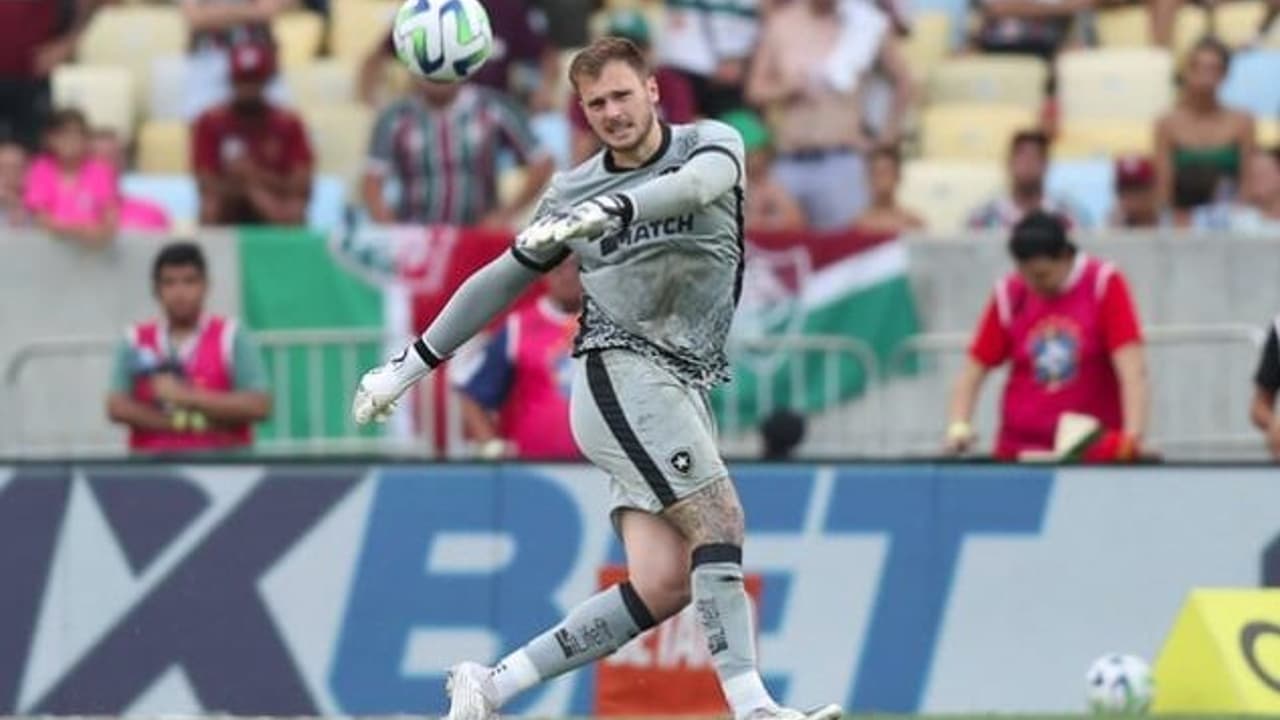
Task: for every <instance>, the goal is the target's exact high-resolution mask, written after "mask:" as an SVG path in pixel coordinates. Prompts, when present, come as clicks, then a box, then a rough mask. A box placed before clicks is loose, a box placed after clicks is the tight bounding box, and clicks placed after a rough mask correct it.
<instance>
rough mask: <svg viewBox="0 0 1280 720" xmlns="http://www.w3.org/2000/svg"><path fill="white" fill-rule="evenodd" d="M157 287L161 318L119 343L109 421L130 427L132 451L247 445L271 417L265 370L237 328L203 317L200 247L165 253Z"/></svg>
mask: <svg viewBox="0 0 1280 720" xmlns="http://www.w3.org/2000/svg"><path fill="white" fill-rule="evenodd" d="M152 282H153V289H154V292H155V296H156V300H157V301H158V302H159V304H160V308H161V312H162V315H161V317H159V318H157V319H153V320H148V321H145V322H141V323H138V324H137V325H134V326H132V327H130V328H129V330H128V331H127V333H126V336H125V338H124V339H123V340H122V341H121V344H120V348H119V350H118V351H117V353H116V361H115V371H114V373H113V375H112V381H111V393H110V395H108V397H107V415H108V417H110V418H111V420H112V421H113V422H117V423H120V424H122V425H126V426H128V428H129V449H130V450H131V451H133V452H142V453H162V452H191V451H201V450H229V449H236V448H244V447H248V446H249V445H251V444H252V443H253V423H255V422H258V421H261V420H264V419H266V417H267V415H269V414H270V412H271V395H270V394H269V393H268V392H267V381H266V370H265V368H264V367H263V365H262V358H261V355H260V354H259V353H258V349H257V347H256V346H255V345H254V343H253V341H252V339H251V338H250V337H249V335H248V333H246V332H244V331H243V330H242V329H241V328H240V327H239V325H238V323H236V322H235V321H234V320H230V319H228V318H224V317H222V316H219V315H214V314H212V313H206V312H205V310H204V300H205V294H206V292H207V291H208V287H209V284H208V276H207V271H206V269H205V260H204V255H203V253H201V251H200V248H199V247H198V246H196V245H195V244H193V243H186V242H182V243H174V244H171V245H168V246H166V247H164V248H163V249H162V250H161V251H160V253H159V255H157V256H156V259H155V262H154V264H153V266H152Z"/></svg>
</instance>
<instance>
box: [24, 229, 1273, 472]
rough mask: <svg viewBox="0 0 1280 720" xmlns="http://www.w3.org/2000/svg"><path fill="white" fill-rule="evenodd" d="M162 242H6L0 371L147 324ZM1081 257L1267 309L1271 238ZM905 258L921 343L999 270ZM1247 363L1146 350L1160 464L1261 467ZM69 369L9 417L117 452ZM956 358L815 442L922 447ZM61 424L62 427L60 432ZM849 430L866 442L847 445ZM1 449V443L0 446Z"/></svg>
mask: <svg viewBox="0 0 1280 720" xmlns="http://www.w3.org/2000/svg"><path fill="white" fill-rule="evenodd" d="M166 239H167V238H163V237H146V236H129V237H124V238H121V239H120V240H119V242H117V243H116V244H115V245H114V246H112V247H111V248H109V249H106V250H103V251H89V250H83V249H80V248H78V247H76V246H73V245H69V244H67V243H64V242H59V241H55V240H51V239H49V238H48V237H47V236H45V235H44V234H42V233H39V232H19V233H10V234H9V235H8V236H6V238H5V242H3V243H0V366H4V365H7V364H8V360H9V358H10V356H11V354H12V353H13V352H14V351H15V350H16V349H17V348H19V347H21V346H24V345H26V344H28V343H30V342H34V341H38V340H40V339H44V338H48V337H59V336H61V337H65V336H85V335H90V336H95V335H96V336H115V335H117V334H118V333H120V332H121V331H122V329H123V328H124V327H125V326H126V325H127V324H128V323H130V322H134V321H136V320H137V319H139V318H143V317H146V316H149V315H150V314H152V313H153V312H154V306H153V303H152V299H151V296H150V278H149V272H150V263H151V259H152V257H153V256H154V253H155V252H156V250H157V249H158V248H159V246H160V245H161V244H162V243H163V242H164V241H165V240H166ZM197 241H198V242H199V243H200V244H201V245H202V246H203V247H204V248H205V250H206V252H207V253H208V256H209V261H210V264H211V266H212V269H211V272H212V275H213V297H212V298H211V300H210V305H211V307H212V308H213V309H216V310H217V311H219V312H224V313H228V314H231V315H236V314H238V312H239V307H240V297H241V293H240V285H239V274H240V273H239V263H240V259H239V254H238V252H237V245H236V241H235V236H234V234H233V233H232V232H229V231H207V232H202V233H201V234H200V235H199V237H198V238H197ZM1083 245H1084V247H1085V248H1086V250H1087V251H1088V252H1092V253H1095V254H1097V255H1100V256H1102V257H1105V258H1108V259H1111V260H1113V261H1115V262H1116V263H1117V265H1119V266H1120V267H1121V268H1122V269H1123V270H1124V271H1125V273H1126V274H1127V275H1128V276H1129V278H1130V280H1131V283H1132V286H1133V290H1134V294H1135V296H1136V298H1137V301H1138V305H1139V310H1140V313H1141V316H1142V318H1143V320H1144V321H1145V322H1146V323H1148V324H1193V323H1238V324H1247V325H1250V326H1254V327H1257V328H1258V329H1259V330H1261V329H1262V328H1263V326H1264V325H1265V323H1266V322H1267V321H1268V319H1269V318H1270V317H1272V316H1273V315H1274V314H1275V313H1276V312H1278V311H1280V238H1262V237H1231V236H1219V235H1207V234H1200V235H1197V234H1179V235H1168V234H1159V233H1151V234H1134V233H1128V234H1123V235H1121V234H1114V235H1093V236H1087V237H1085V238H1084V239H1083ZM908 251H909V254H910V272H911V281H912V287H913V289H914V291H915V294H916V298H917V305H918V307H919V309H920V313H921V315H922V319H923V328H924V330H925V331H927V332H941V331H948V332H964V333H968V332H970V331H971V329H972V327H973V325H974V323H975V322H976V318H977V316H978V313H979V312H980V310H981V308H982V306H983V303H984V302H985V301H986V299H987V297H988V295H989V293H990V291H991V287H992V284H993V283H994V281H995V279H996V278H997V277H998V276H999V275H1000V274H1001V273H1004V272H1007V271H1008V269H1009V268H1010V264H1009V260H1008V258H1007V256H1006V253H1005V245H1004V238H1003V237H1002V236H998V235H975V236H967V237H963V238H961V237H955V238H911V239H910V241H909V242H908ZM1256 354H1257V353H1256V350H1255V349H1254V348H1252V347H1250V346H1248V345H1243V346H1242V345H1240V344H1239V343H1237V344H1235V345H1232V346H1226V345H1215V344H1209V345H1201V346H1186V347H1177V348H1171V349H1160V350H1155V351H1153V353H1152V367H1153V375H1152V377H1153V383H1154V386H1155V393H1154V395H1155V404H1156V412H1155V413H1154V417H1155V429H1156V431H1157V433H1158V435H1159V436H1160V437H1161V438H1162V439H1165V440H1167V441H1169V442H1171V443H1172V444H1170V445H1166V446H1165V447H1164V448H1163V449H1164V450H1165V451H1166V452H1167V453H1168V454H1169V455H1170V456H1173V457H1186V458H1191V457H1209V456H1214V455H1216V456H1218V457H1222V456H1223V455H1224V454H1229V455H1230V456H1232V457H1247V458H1257V457H1262V454H1263V453H1262V448H1261V443H1260V442H1258V441H1256V437H1255V435H1254V434H1253V431H1252V429H1251V428H1250V427H1249V424H1248V420H1247V406H1248V400H1249V394H1250V392H1251V387H1250V376H1251V373H1252V370H1253V365H1254V363H1255V362H1256ZM77 360H78V362H79V364H73V363H65V364H61V365H59V364H55V363H50V364H49V365H48V366H47V367H43V368H39V369H38V370H37V371H35V372H34V373H33V374H32V375H30V376H29V377H28V381H27V383H26V390H24V393H23V394H22V398H21V400H22V402H21V404H20V412H21V413H22V414H23V416H24V417H23V422H26V423H29V424H30V425H31V426H32V427H35V428H39V429H41V430H42V431H45V430H49V431H51V432H55V433H56V432H62V428H63V427H64V426H65V427H66V428H67V430H66V431H65V432H66V433H68V435H69V436H71V437H73V438H80V437H85V438H90V439H92V441H93V442H94V443H95V444H98V445H99V446H100V447H101V448H103V449H114V448H119V447H120V434H119V432H118V431H116V430H115V429H113V428H111V427H110V426H109V425H108V424H107V423H106V421H105V419H103V418H102V417H101V402H100V397H101V394H102V392H103V388H104V387H105V382H106V373H107V369H108V368H107V365H108V363H107V358H106V357H105V356H93V357H85V358H81V359H77ZM957 361H958V358H956V357H954V356H952V357H941V358H934V359H933V360H932V361H931V362H929V363H926V364H925V366H924V367H925V372H923V373H921V374H920V375H918V376H917V377H916V378H914V379H911V380H907V381H901V382H898V383H895V384H894V386H893V387H892V388H890V389H889V390H888V391H887V394H886V396H885V398H884V402H883V403H876V402H871V401H870V400H867V399H864V400H863V401H859V402H856V403H853V404H852V405H850V406H849V407H847V408H843V409H841V410H840V411H837V412H836V413H833V414H832V416H831V417H830V418H829V419H826V420H818V421H817V422H816V423H815V426H814V429H815V433H814V436H815V437H821V436H823V435H824V433H826V434H829V435H831V437H834V438H837V442H834V443H832V444H831V446H832V447H837V448H845V452H848V450H849V448H853V449H855V450H856V451H857V452H859V453H877V454H884V453H889V454H900V453H904V452H922V453H928V452H932V451H934V450H936V448H937V446H938V438H939V437H940V434H941V431H942V427H943V425H944V419H943V410H942V406H943V403H942V400H941V399H942V398H944V397H945V395H946V392H947V389H948V387H949V383H950V378H951V377H953V375H954V371H955V369H956V367H957ZM997 388H998V385H997V383H995V382H993V383H991V385H990V386H989V388H988V391H987V392H986V393H985V396H984V398H983V402H982V404H981V406H980V413H979V423H978V426H979V428H980V429H981V430H982V431H983V434H984V436H985V437H987V438H990V437H992V430H993V428H994V417H995V406H996V402H997V399H998V389H997ZM14 412H15V411H14V409H13V406H10V408H9V409H8V412H7V413H6V412H0V434H3V431H4V427H3V426H5V425H10V426H11V425H12V423H13V422H15V418H14V417H13V414H14ZM71 412H75V413H76V416H75V417H74V418H71V419H68V417H67V414H68V413H71ZM6 414H8V415H9V417H7V418H6V417H5V415H6ZM849 428H855V429H865V430H866V432H865V435H861V436H859V437H858V438H856V442H855V443H854V444H852V445H851V444H850V443H849V442H848V429H849ZM827 431H830V432H829V433H828V432H827ZM1209 436H1213V437H1219V438H1226V439H1227V444H1226V445H1221V446H1215V448H1213V449H1206V448H1204V447H1201V446H1200V445H1197V444H1195V443H1190V444H1188V443H1186V442H1185V439H1186V438H1202V437H1209ZM50 437H52V436H50ZM54 439H55V440H56V439H57V438H56V437H54ZM3 442H4V441H3V438H0V447H2V446H3ZM1179 443H1183V444H1181V445H1179ZM726 446H727V447H728V448H729V449H730V451H732V452H736V453H739V454H751V453H752V452H753V451H754V438H753V437H750V436H747V437H744V438H729V439H727V445H726ZM1224 447H1225V448H1226V449H1225V450H1223V449H1222V448H1224Z"/></svg>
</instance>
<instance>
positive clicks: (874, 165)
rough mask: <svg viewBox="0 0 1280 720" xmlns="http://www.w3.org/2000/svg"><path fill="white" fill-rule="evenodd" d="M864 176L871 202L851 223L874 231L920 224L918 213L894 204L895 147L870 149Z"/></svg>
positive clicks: (898, 164)
mask: <svg viewBox="0 0 1280 720" xmlns="http://www.w3.org/2000/svg"><path fill="white" fill-rule="evenodd" d="M867 178H868V184H869V185H870V186H871V206H870V207H868V208H867V209H866V210H865V211H864V212H863V213H862V214H861V215H859V216H858V219H857V220H855V221H854V223H853V224H854V226H855V227H857V228H858V229H859V230H864V231H867V232H875V233H903V232H911V231H913V230H921V229H923V228H924V220H922V219H921V218H920V216H919V215H917V214H916V213H914V212H912V211H911V210H908V209H907V208H904V207H902V206H901V205H899V204H898V184H899V182H901V180H902V158H901V156H899V155H898V150H897V149H896V148H891V147H882V148H877V149H876V150H875V151H874V152H872V153H871V162H870V164H869V165H868V166H867Z"/></svg>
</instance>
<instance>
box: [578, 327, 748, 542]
mask: <svg viewBox="0 0 1280 720" xmlns="http://www.w3.org/2000/svg"><path fill="white" fill-rule="evenodd" d="M571 397H572V399H571V401H570V422H571V423H572V426H573V436H574V439H576V440H577V442H578V447H579V448H580V449H581V450H582V454H583V455H585V456H586V457H587V459H588V460H590V461H591V462H592V463H594V464H595V465H596V466H597V467H599V468H600V469H602V470H604V471H605V472H606V473H608V475H609V479H610V480H609V481H610V485H611V490H612V493H613V508H612V509H613V511H614V513H613V514H614V516H615V518H616V514H617V511H618V510H621V509H626V508H634V509H637V510H643V511H645V512H650V513H659V512H661V511H662V510H663V509H664V508H667V507H669V506H670V505H672V504H674V503H675V502H677V501H678V500H681V499H682V498H685V497H687V496H689V495H691V494H692V493H695V492H697V491H698V490H701V489H702V488H704V487H706V486H707V485H708V484H710V483H712V482H715V481H716V480H719V479H721V478H725V477H728V475H729V472H728V470H727V469H726V468H725V465H724V461H723V460H722V459H721V458H720V451H719V448H717V447H716V427H715V420H714V419H713V418H712V415H711V405H710V402H709V400H708V398H707V395H706V393H704V392H701V391H698V390H695V389H693V388H690V387H688V386H686V385H684V384H682V383H681V382H680V381H679V380H677V379H676V378H675V376H673V375H672V374H671V373H670V372H669V371H667V370H665V369H663V368H660V367H658V366H657V365H655V364H654V363H652V362H650V361H649V360H647V359H645V358H644V357H642V356H640V355H638V354H636V353H633V352H630V351H628V350H598V351H597V350H593V351H589V352H587V353H586V354H585V355H584V356H583V357H580V358H578V359H577V360H576V361H575V363H574V370H573V391H572V396H571Z"/></svg>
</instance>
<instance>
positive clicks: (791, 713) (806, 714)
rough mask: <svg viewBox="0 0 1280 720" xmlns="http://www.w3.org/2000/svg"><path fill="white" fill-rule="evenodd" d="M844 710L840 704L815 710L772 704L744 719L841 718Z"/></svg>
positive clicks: (823, 719)
mask: <svg viewBox="0 0 1280 720" xmlns="http://www.w3.org/2000/svg"><path fill="white" fill-rule="evenodd" d="M841 715H844V710H843V709H842V708H841V707H840V706H839V705H823V706H821V707H818V708H814V709H813V710H795V709H793V708H789V707H781V706H779V705H772V706H768V707H760V708H756V709H755V710H752V711H751V712H749V713H747V715H746V717H744V718H743V719H742V720H840V716H841Z"/></svg>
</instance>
